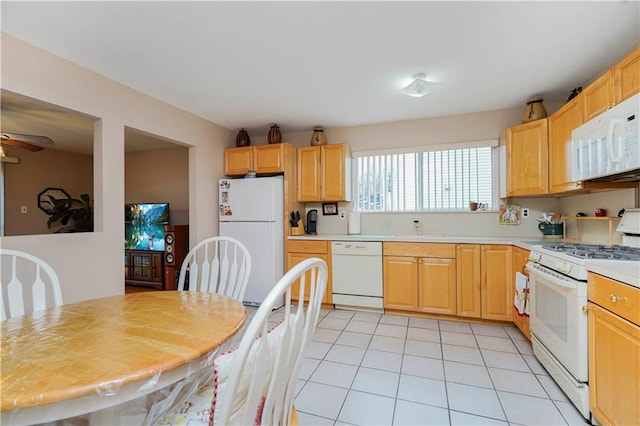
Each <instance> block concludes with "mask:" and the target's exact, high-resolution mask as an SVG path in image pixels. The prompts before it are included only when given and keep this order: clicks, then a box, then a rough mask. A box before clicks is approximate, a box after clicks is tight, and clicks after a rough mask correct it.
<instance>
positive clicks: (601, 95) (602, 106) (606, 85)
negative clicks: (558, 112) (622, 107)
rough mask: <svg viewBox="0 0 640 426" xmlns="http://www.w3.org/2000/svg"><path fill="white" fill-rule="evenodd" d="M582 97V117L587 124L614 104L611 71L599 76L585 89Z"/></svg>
mask: <svg viewBox="0 0 640 426" xmlns="http://www.w3.org/2000/svg"><path fill="white" fill-rule="evenodd" d="M581 95H582V116H583V117H584V121H585V122H587V121H589V120H591V119H592V118H594V117H596V116H598V115H600V114H602V113H603V112H605V111H606V110H608V109H609V108H611V107H612V106H613V105H614V103H615V99H614V95H613V70H609V71H607V72H606V73H604V74H603V75H601V76H600V77H599V78H598V79H597V80H596V81H594V82H593V83H591V84H590V85H588V86H587V87H585V89H584V90H583V91H582V93H581Z"/></svg>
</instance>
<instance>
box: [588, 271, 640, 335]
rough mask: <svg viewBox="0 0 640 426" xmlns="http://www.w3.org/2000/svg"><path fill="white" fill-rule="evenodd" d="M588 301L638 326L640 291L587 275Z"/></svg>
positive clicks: (608, 279) (596, 276) (598, 276)
mask: <svg viewBox="0 0 640 426" xmlns="http://www.w3.org/2000/svg"><path fill="white" fill-rule="evenodd" d="M588 294H589V300H591V301H592V302H594V303H596V304H598V305H600V306H602V307H603V308H605V309H607V310H609V311H611V312H613V313H614V314H617V315H619V316H621V317H622V318H624V319H626V320H628V321H631V322H632V323H634V324H636V325H640V289H638V288H635V287H632V286H630V285H626V284H623V283H620V282H618V281H615V280H612V279H610V278H606V277H603V276H602V275H598V274H594V273H589V284H588Z"/></svg>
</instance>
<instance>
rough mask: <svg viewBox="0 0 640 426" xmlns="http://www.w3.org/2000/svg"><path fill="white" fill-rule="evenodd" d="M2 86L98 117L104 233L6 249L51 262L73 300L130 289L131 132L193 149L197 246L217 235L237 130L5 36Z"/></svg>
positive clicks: (16, 242) (18, 240)
mask: <svg viewBox="0 0 640 426" xmlns="http://www.w3.org/2000/svg"><path fill="white" fill-rule="evenodd" d="M1 36H2V39H1V43H2V88H4V89H6V90H10V91H12V92H15V93H18V94H22V95H25V96H29V97H32V98H35V99H39V100H42V101H45V102H49V103H51V104H54V105H59V106H62V107H65V108H68V109H70V110H72V111H78V112H81V113H84V114H86V115H89V116H91V117H95V118H96V119H97V121H96V124H95V127H94V163H93V169H94V182H93V195H94V198H95V207H96V213H95V221H96V232H93V233H80V234H64V235H63V234H56V235H31V236H6V237H2V241H1V243H0V244H2V247H7V248H13V249H17V250H25V251H28V252H31V253H33V254H35V255H36V256H40V257H42V258H44V259H45V260H46V261H47V262H49V263H50V264H51V265H52V266H53V268H54V269H55V270H56V272H57V273H58V275H59V277H60V281H61V283H62V295H63V298H64V300H65V302H74V301H79V300H85V299H90V298H94V297H100V296H108V295H114V294H120V293H122V292H123V291H124V277H123V273H122V265H123V256H124V248H123V244H122V236H123V235H124V223H123V220H122V206H123V204H124V202H125V196H124V193H125V181H124V174H125V172H124V129H125V126H127V127H131V128H134V129H139V130H140V131H142V132H146V133H149V134H152V135H158V136H162V137H163V138H165V139H168V140H171V141H176V142H177V143H180V144H183V145H185V146H188V147H189V150H188V151H189V153H188V156H189V226H190V228H189V230H190V241H198V240H200V239H203V238H205V237H208V236H211V235H217V233H218V223H217V217H216V215H212V214H211V212H214V211H216V206H217V199H216V197H215V194H216V193H217V181H218V179H219V178H220V177H221V176H222V174H223V160H222V158H223V155H222V147H224V146H225V145H227V144H228V142H229V140H230V138H231V137H230V132H229V131H228V130H226V129H224V128H222V127H220V126H218V125H216V124H214V123H211V122H209V121H206V120H203V119H202V118H199V117H196V116H195V115H192V114H189V113H186V112H185V111H182V110H180V109H178V108H176V107H173V106H171V105H168V104H166V103H164V102H161V101H159V100H157V99H153V98H151V97H149V96H147V95H144V94H142V93H140V92H137V91H135V90H132V89H131V88H128V87H126V86H123V85H121V84H118V83H116V82H114V81H112V80H108V79H106V78H104V77H103V76H101V75H99V74H96V73H94V72H92V71H89V70H87V69H85V68H82V67H79V66H77V65H75V64H73V63H71V62H68V61H66V60H64V59H62V58H60V57H57V56H54V55H52V54H50V53H47V52H45V51H42V50H40V49H38V48H36V47H34V46H31V45H29V44H26V43H24V42H22V41H20V40H17V39H15V38H13V37H11V36H8V35H6V34H2V35H1Z"/></svg>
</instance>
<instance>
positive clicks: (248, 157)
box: [224, 146, 253, 176]
mask: <svg viewBox="0 0 640 426" xmlns="http://www.w3.org/2000/svg"><path fill="white" fill-rule="evenodd" d="M250 170H253V147H250V146H243V147H240V148H227V149H225V150H224V174H225V175H226V176H244V175H246V174H247V172H249V171H250Z"/></svg>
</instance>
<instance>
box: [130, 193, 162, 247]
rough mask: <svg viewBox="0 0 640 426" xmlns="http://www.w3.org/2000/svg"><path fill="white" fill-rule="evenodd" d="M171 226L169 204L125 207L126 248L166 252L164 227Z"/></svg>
mask: <svg viewBox="0 0 640 426" xmlns="http://www.w3.org/2000/svg"><path fill="white" fill-rule="evenodd" d="M168 224H169V203H135V204H125V206H124V248H125V249H129V250H152V251H164V225H168Z"/></svg>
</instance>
